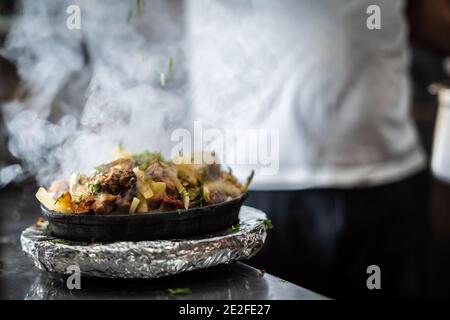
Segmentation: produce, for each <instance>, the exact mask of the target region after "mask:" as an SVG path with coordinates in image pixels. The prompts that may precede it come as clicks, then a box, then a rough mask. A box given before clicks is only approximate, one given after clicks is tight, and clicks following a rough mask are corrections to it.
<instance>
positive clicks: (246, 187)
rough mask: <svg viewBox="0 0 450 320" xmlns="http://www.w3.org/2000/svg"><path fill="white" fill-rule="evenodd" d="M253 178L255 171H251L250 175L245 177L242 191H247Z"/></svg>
mask: <svg viewBox="0 0 450 320" xmlns="http://www.w3.org/2000/svg"><path fill="white" fill-rule="evenodd" d="M254 176H255V170H252V173H250V175H249V176H248V177H247V182H246V183H245V185H244V186H243V190H244V191H247V190H248V188H249V187H250V184H251V183H252V180H253V177H254Z"/></svg>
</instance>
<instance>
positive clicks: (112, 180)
mask: <svg viewBox="0 0 450 320" xmlns="http://www.w3.org/2000/svg"><path fill="white" fill-rule="evenodd" d="M98 184H99V185H100V187H99V192H101V193H108V194H111V195H119V196H120V197H121V198H123V200H124V201H127V202H130V203H131V201H132V200H133V197H136V195H137V191H136V190H137V187H136V175H135V174H134V172H133V171H132V170H122V169H118V168H115V167H112V168H110V169H109V170H105V171H103V172H101V173H100V175H99V176H98Z"/></svg>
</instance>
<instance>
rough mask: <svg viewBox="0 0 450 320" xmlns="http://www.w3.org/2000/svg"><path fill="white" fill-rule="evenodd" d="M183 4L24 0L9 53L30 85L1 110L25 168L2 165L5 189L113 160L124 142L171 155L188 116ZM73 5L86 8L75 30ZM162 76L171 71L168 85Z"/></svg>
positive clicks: (161, 0) (131, 147)
mask: <svg viewBox="0 0 450 320" xmlns="http://www.w3.org/2000/svg"><path fill="white" fill-rule="evenodd" d="M138 3H142V5H141V7H136V6H137V4H138ZM177 4H179V3H178V2H177V1H168V0H157V1H154V0H152V1H150V0H147V1H145V0H143V1H140V2H139V1H131V0H130V1H123V0H95V1H92V0H77V1H76V0H67V1H66V0H23V1H22V2H21V10H20V14H19V15H18V16H17V17H16V18H15V21H14V23H13V25H12V28H11V32H10V34H9V35H8V38H7V40H6V43H5V46H4V48H3V49H2V51H1V53H2V55H3V56H4V57H6V58H8V59H10V60H11V61H13V62H14V63H15V64H16V65H17V68H18V73H19V75H20V77H21V79H22V80H23V88H24V89H23V92H22V94H20V95H19V96H18V97H17V99H16V100H14V101H10V102H8V103H6V104H3V105H2V106H1V108H2V111H3V116H4V121H5V127H6V129H7V132H8V134H9V138H8V148H9V150H10V152H11V153H12V155H14V156H15V157H16V158H18V159H21V160H22V164H23V165H22V167H20V166H17V165H16V166H13V167H10V168H3V169H2V170H1V174H0V185H5V184H7V183H9V182H10V181H12V180H13V179H14V178H15V176H17V175H20V174H22V172H24V173H28V174H34V175H35V176H36V178H37V181H38V182H39V183H40V184H44V185H46V184H48V183H49V182H50V181H52V180H54V179H56V178H60V177H67V176H68V175H69V174H70V173H71V172H88V171H89V170H90V169H92V167H93V166H95V165H96V164H99V163H103V162H107V161H110V160H111V156H112V151H113V150H114V148H115V147H116V146H117V145H118V144H119V143H122V144H123V145H124V146H125V148H127V149H129V150H131V151H133V152H138V151H140V150H143V149H152V150H160V151H163V152H164V153H166V154H167V152H168V148H169V145H170V132H171V130H172V129H173V128H174V127H179V126H180V123H181V121H182V120H183V119H185V118H186V114H187V105H186V99H185V96H184V93H185V78H186V75H185V71H184V69H183V65H184V62H185V61H184V59H185V58H184V53H183V51H182V49H181V48H182V42H183V32H182V30H183V21H182V20H181V19H180V18H181V15H179V12H177V10H179V8H178V7H176V6H177ZM70 5H78V6H79V7H80V8H81V29H80V30H69V29H68V28H67V27H66V19H67V18H68V14H67V13H66V9H67V7H68V6H70ZM130 13H131V14H130ZM170 58H171V59H172V60H173V62H174V67H173V70H172V71H171V73H170V74H168V70H167V68H168V67H167V64H168V61H169V59H170ZM162 72H164V73H166V76H167V77H168V78H167V83H166V84H165V86H164V87H162V86H161V83H160V74H161V73H162Z"/></svg>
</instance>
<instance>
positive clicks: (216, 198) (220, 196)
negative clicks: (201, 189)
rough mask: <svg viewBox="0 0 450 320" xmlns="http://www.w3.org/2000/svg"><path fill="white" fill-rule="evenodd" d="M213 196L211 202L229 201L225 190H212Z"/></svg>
mask: <svg viewBox="0 0 450 320" xmlns="http://www.w3.org/2000/svg"><path fill="white" fill-rule="evenodd" d="M210 197H211V201H210V203H211V204H216V203H221V202H225V201H227V198H228V197H227V195H226V194H225V192H223V191H211V192H210Z"/></svg>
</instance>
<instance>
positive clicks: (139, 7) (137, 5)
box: [136, 0, 142, 15]
mask: <svg viewBox="0 0 450 320" xmlns="http://www.w3.org/2000/svg"><path fill="white" fill-rule="evenodd" d="M136 9H137V13H138V15H141V14H142V1H141V0H136Z"/></svg>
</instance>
